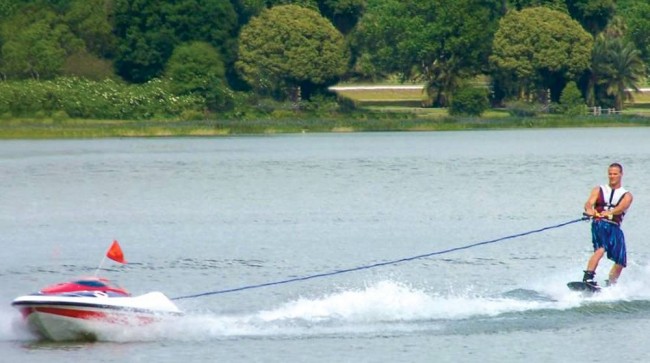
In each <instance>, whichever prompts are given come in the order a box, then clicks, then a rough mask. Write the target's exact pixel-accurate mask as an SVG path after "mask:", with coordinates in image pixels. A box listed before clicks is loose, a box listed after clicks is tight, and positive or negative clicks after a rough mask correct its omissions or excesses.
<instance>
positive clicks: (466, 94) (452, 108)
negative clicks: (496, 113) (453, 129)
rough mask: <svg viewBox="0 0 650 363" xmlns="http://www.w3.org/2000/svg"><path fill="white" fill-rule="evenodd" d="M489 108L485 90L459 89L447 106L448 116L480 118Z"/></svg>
mask: <svg viewBox="0 0 650 363" xmlns="http://www.w3.org/2000/svg"><path fill="white" fill-rule="evenodd" d="M489 107H490V103H489V101H488V92H487V90H486V89H485V88H477V87H471V86H466V87H461V88H460V89H459V90H458V91H456V92H455V93H454V98H453V99H452V101H451V104H450V105H449V114H450V115H467V116H481V114H483V112H485V111H486V110H487V109H488V108H489Z"/></svg>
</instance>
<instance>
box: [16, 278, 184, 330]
mask: <svg viewBox="0 0 650 363" xmlns="http://www.w3.org/2000/svg"><path fill="white" fill-rule="evenodd" d="M11 305H12V306H15V307H16V308H17V309H19V310H20V312H21V313H22V315H23V317H24V320H25V321H26V322H27V325H28V327H29V329H30V330H31V331H32V332H34V333H35V334H37V335H39V336H40V337H42V338H45V339H48V340H54V341H64V340H79V339H83V340H96V339H98V337H101V336H102V335H103V334H110V332H111V331H116V329H124V328H129V327H134V326H143V325H147V324H151V323H154V322H158V321H161V320H162V319H165V318H169V317H175V316H180V315H182V313H181V311H180V310H179V309H178V307H176V305H174V303H173V302H172V301H171V300H170V299H169V298H167V297H166V296H165V295H164V294H162V293H160V292H150V293H147V294H144V295H139V296H131V294H130V293H129V292H128V291H126V290H124V289H122V288H120V287H117V286H114V285H113V284H111V282H110V281H108V280H107V279H104V278H98V277H89V278H82V279H78V280H75V281H71V282H66V283H61V284H56V285H52V286H48V287H46V288H44V289H42V290H41V291H39V292H37V293H34V294H30V295H25V296H20V297H18V298H16V299H15V300H14V301H13V302H12V303H11Z"/></svg>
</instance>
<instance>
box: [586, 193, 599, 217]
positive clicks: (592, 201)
mask: <svg viewBox="0 0 650 363" xmlns="http://www.w3.org/2000/svg"><path fill="white" fill-rule="evenodd" d="M598 193H600V187H594V189H592V190H591V193H590V194H589V199H587V201H586V202H585V214H586V215H588V216H591V217H594V216H595V217H598V212H596V210H595V209H594V206H595V205H596V201H597V200H598Z"/></svg>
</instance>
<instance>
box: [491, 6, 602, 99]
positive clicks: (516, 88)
mask: <svg viewBox="0 0 650 363" xmlns="http://www.w3.org/2000/svg"><path fill="white" fill-rule="evenodd" d="M592 44H593V39H592V37H591V36H590V35H589V33H587V32H586V31H585V30H584V29H583V28H582V26H580V24H579V23H578V22H576V21H575V20H572V19H571V18H570V17H569V16H568V15H567V14H565V13H562V12H559V11H555V10H551V9H547V8H544V7H537V8H527V9H524V10H522V11H511V12H509V13H508V14H506V15H505V16H504V17H503V18H502V19H501V21H500V23H499V30H498V31H497V33H496V35H495V37H494V45H493V53H492V55H491V56H490V63H491V64H492V66H493V67H494V68H493V77H494V78H495V79H497V80H498V81H499V82H501V84H502V85H504V84H505V85H508V86H505V87H506V89H507V92H506V93H507V94H509V95H510V96H515V97H518V98H523V99H530V98H532V96H539V95H545V94H546V92H547V90H550V96H551V100H553V101H555V102H557V101H558V100H559V97H560V91H561V90H562V89H563V88H564V86H565V85H566V83H567V81H569V80H572V79H576V78H577V77H578V76H579V75H580V74H581V73H582V72H584V71H585V70H586V69H587V68H588V67H589V62H590V59H591V47H592ZM513 92H516V93H515V94H512V93H513ZM542 98H543V97H542ZM543 101H547V100H546V99H544V100H543Z"/></svg>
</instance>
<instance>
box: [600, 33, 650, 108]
mask: <svg viewBox="0 0 650 363" xmlns="http://www.w3.org/2000/svg"><path fill="white" fill-rule="evenodd" d="M592 72H593V75H594V80H595V82H594V84H595V88H596V91H595V94H596V96H597V95H598V91H597V87H599V86H600V87H602V89H603V90H604V91H605V92H606V94H607V95H609V96H611V97H613V98H614V107H615V108H616V109H617V110H622V109H623V106H624V102H625V101H626V100H633V96H632V92H633V91H635V92H638V91H639V87H638V85H639V83H640V82H641V81H642V80H643V77H644V75H645V65H644V63H643V61H642V60H641V57H640V53H639V51H638V50H637V49H636V48H635V47H634V44H633V43H631V42H629V41H627V40H625V39H624V38H622V37H614V38H609V37H606V36H604V35H601V36H599V37H598V39H597V40H596V45H595V46H594V51H593V62H592Z"/></svg>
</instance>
